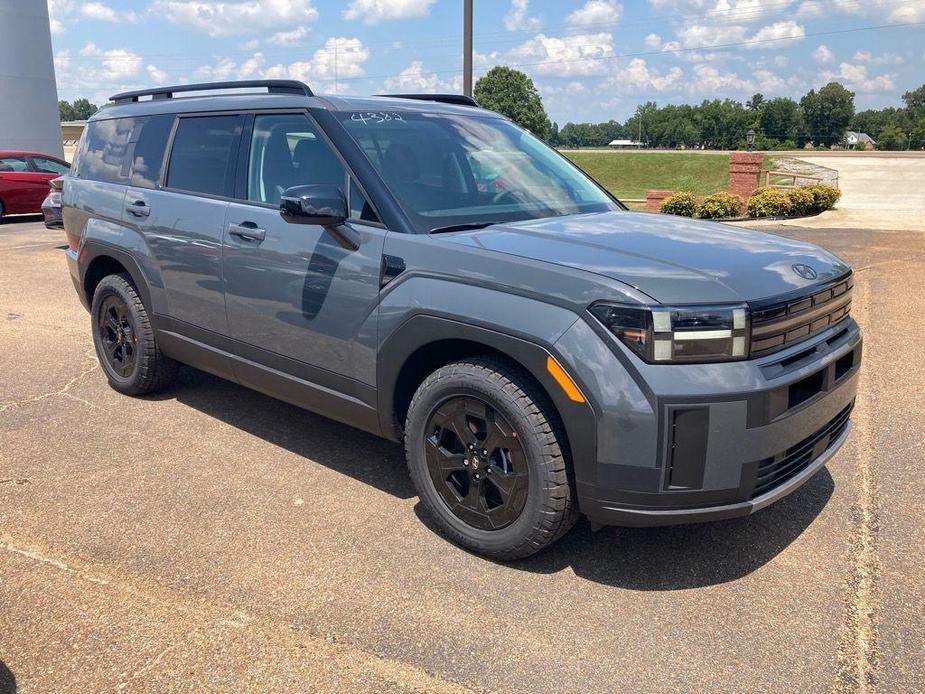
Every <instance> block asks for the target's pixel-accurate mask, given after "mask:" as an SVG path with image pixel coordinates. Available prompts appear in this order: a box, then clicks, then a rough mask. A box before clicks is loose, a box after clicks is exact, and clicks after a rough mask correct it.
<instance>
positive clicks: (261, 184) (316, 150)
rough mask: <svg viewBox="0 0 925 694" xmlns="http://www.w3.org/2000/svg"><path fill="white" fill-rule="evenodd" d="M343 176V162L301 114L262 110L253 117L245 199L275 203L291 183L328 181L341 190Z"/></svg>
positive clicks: (293, 184)
mask: <svg viewBox="0 0 925 694" xmlns="http://www.w3.org/2000/svg"><path fill="white" fill-rule="evenodd" d="M345 179H346V173H345V171H344V166H343V164H341V163H340V160H339V159H338V158H337V155H336V154H334V152H333V151H332V150H331V148H330V147H329V146H328V143H327V142H325V140H324V139H323V138H322V137H321V135H320V134H319V133H318V130H317V128H315V126H314V125H312V123H311V121H309V120H308V118H306V117H305V116H304V115H301V114H264V115H257V116H256V117H255V118H254V134H253V136H252V138H251V149H250V161H249V163H248V175H247V199H248V200H253V201H254V202H263V203H268V204H271V205H276V204H278V203H279V200H280V197H281V196H282V194H283V192H284V191H285V190H286V189H287V188H291V187H292V186H299V185H312V184H329V185H336V186H339V187H340V189H341V190H343V188H344V181H345Z"/></svg>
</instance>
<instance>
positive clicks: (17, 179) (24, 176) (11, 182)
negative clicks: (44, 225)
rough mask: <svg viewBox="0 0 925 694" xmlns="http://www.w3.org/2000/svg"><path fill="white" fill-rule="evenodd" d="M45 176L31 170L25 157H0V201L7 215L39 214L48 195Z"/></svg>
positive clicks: (47, 179) (47, 178) (46, 177)
mask: <svg viewBox="0 0 925 694" xmlns="http://www.w3.org/2000/svg"><path fill="white" fill-rule="evenodd" d="M49 178H54V176H52V177H48V176H46V175H43V174H40V173H38V172H36V171H35V170H33V168H32V166H31V165H30V164H29V161H28V158H27V157H25V156H6V157H0V199H2V200H3V207H4V209H5V210H6V213H7V214H28V213H33V212H41V210H42V201H43V200H44V199H45V196H46V195H48V181H49Z"/></svg>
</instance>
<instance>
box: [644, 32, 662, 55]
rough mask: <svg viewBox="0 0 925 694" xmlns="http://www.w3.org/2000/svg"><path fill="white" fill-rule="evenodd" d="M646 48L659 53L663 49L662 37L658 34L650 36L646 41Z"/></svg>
mask: <svg viewBox="0 0 925 694" xmlns="http://www.w3.org/2000/svg"><path fill="white" fill-rule="evenodd" d="M645 45H646V48H648V49H651V50H653V51H657V50H659V49H661V47H662V37H661V36H659V35H658V34H649V35H648V36H646V40H645Z"/></svg>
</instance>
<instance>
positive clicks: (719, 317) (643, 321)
mask: <svg viewBox="0 0 925 694" xmlns="http://www.w3.org/2000/svg"><path fill="white" fill-rule="evenodd" d="M590 311H591V313H592V314H593V315H594V317H595V318H597V319H598V320H599V321H600V322H601V323H602V324H603V325H604V326H605V327H606V328H607V329H608V330H610V332H612V333H613V334H614V335H615V336H616V337H617V339H619V340H620V342H622V343H623V344H625V345H626V346H627V347H629V348H630V349H631V350H633V352H635V353H636V354H638V355H639V356H640V357H642V359H644V360H645V361H647V362H649V363H651V364H671V363H679V362H681V363H690V362H716V361H738V360H741V359H746V358H747V357H748V305H747V304H723V305H715V306H661V305H658V306H626V305H622V304H612V303H608V302H598V303H596V304H594V305H592V306H591V308H590Z"/></svg>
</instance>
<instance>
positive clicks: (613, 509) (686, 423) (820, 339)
mask: <svg viewBox="0 0 925 694" xmlns="http://www.w3.org/2000/svg"><path fill="white" fill-rule="evenodd" d="M593 328H594V326H593V325H592V324H590V323H588V322H585V321H579V323H578V324H576V325H575V326H573V328H572V329H571V330H570V331H568V332H567V333H566V334H565V335H564V336H563V337H562V338H560V340H559V341H558V342H557V344H556V347H557V349H559V350H560V353H561V354H562V356H563V357H564V358H566V359H567V360H568V362H569V364H570V366H571V367H572V368H573V369H574V372H575V374H576V375H577V376H578V377H579V379H580V380H581V385H582V387H583V388H586V389H587V391H589V392H590V394H591V395H593V400H594V409H595V416H596V420H597V445H596V456H595V458H596V459H595V460H594V461H593V462H589V461H587V460H585V461H582V460H575V469H576V484H577V488H578V502H579V507H580V509H581V511H582V512H583V513H584V514H585V515H587V516H588V517H589V518H590V519H591V520H592V521H593V522H595V523H600V524H603V525H631V526H648V525H670V524H676V523H691V522H700V521H709V520H721V519H725V518H734V517H737V516H744V515H748V514H750V513H754V512H755V511H757V510H759V509H762V508H764V507H766V506H768V505H769V504H772V503H774V502H775V501H777V500H779V499H781V498H782V497H784V496H786V495H788V494H790V493H791V492H793V491H794V490H795V489H797V488H798V487H800V486H801V485H802V484H803V483H805V482H806V481H807V480H808V479H810V478H811V477H812V476H813V475H814V474H815V473H816V472H818V471H819V470H820V469H821V468H822V467H823V466H824V465H825V464H826V463H827V462H828V461H829V460H830V459H831V458H832V456H833V455H834V454H835V452H836V451H837V450H838V449H839V447H840V446H841V445H842V444H843V443H844V441H845V440H846V439H847V436H848V433H849V431H850V428H851V427H850V421H849V417H850V412H851V408H852V406H853V403H854V399H855V394H856V390H857V380H858V371H859V368H860V362H861V351H862V344H861V335H860V331H859V329H858V327H857V324H855V323H854V321H853V320H851V319H847V320H845V321H842V322H841V323H840V324H839V325H838V326H836V327H833V328H832V329H830V330H827V331H825V332H823V333H820V334H819V335H818V336H815V337H814V338H812V339H811V340H807V341H805V342H802V343H800V344H797V345H794V346H793V347H791V348H789V349H787V350H784V351H781V352H778V353H776V354H773V355H771V356H768V357H764V358H761V359H755V360H749V361H745V362H735V363H726V364H703V365H683V366H682V365H677V366H672V365H654V366H652V365H646V364H644V363H642V362H641V361H640V360H638V359H636V358H635V357H634V355H631V354H629V353H628V351H626V350H623V349H622V346H621V345H619V344H617V343H616V342H615V341H611V342H608V341H607V336H606V335H604V334H600V333H597V332H596V331H595V330H594V329H593ZM589 332H590V333H591V334H589ZM592 341H596V342H597V343H598V344H600V343H604V344H605V345H606V348H605V349H603V350H602V349H589V347H588V345H590V344H593V343H592ZM607 353H609V356H608V354H607ZM601 361H604V362H605V363H603V364H602V363H601Z"/></svg>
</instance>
